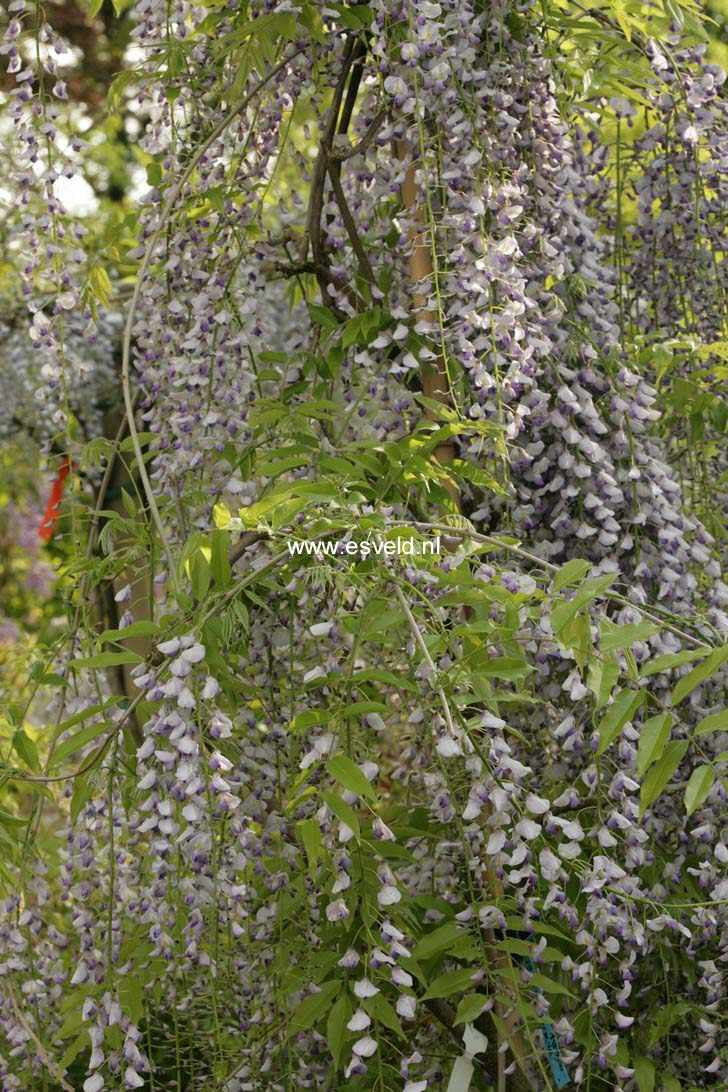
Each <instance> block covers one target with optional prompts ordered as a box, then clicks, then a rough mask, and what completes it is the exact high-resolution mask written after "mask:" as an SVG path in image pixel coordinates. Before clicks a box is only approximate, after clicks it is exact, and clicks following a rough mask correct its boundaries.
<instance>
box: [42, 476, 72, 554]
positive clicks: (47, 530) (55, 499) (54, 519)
mask: <svg viewBox="0 0 728 1092" xmlns="http://www.w3.org/2000/svg"><path fill="white" fill-rule="evenodd" d="M70 472H71V462H70V460H69V458H68V456H67V455H64V457H63V459H62V460H61V464H60V466H59V467H58V473H57V474H56V477H55V481H54V482H53V485H52V486H51V495H50V496H49V498H48V504H47V505H46V510H45V512H44V513H43V519H42V521H41V525H40V527H39V528H38V536H39V538H40V539H41V541H42V542H50V540H51V538H52V537H53V532H54V531H55V529H56V524H57V523H58V516H59V514H60V511H61V502H62V500H63V483H64V482H65V480H66V478H67V477H68V475H69V474H70Z"/></svg>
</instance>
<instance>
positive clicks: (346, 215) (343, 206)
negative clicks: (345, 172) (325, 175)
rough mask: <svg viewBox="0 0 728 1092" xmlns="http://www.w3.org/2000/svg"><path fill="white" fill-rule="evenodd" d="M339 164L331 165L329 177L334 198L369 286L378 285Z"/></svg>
mask: <svg viewBox="0 0 728 1092" xmlns="http://www.w3.org/2000/svg"><path fill="white" fill-rule="evenodd" d="M338 166H339V165H338V163H331V164H330V169H329V177H330V179H331V188H332V189H333V191H334V197H335V198H336V204H337V205H338V206H339V212H340V213H341V219H342V220H343V221H344V227H345V228H346V232H347V235H348V236H349V239H350V241H351V245H352V247H353V248H354V253H355V254H356V257H357V260H358V262H359V268H360V269H361V272H362V276H363V277H364V279H365V280H367V281H368V282H369V284H376V283H377V282H376V278H375V276H374V270H373V269H372V265H371V262H370V261H369V256H368V254H367V252H366V250H365V249H364V244H363V243H362V241H361V237H360V235H359V232H358V231H357V228H356V223H355V221H354V217H353V216H352V215H351V210H350V208H349V205H348V203H347V200H346V195H345V194H344V187H343V186H342V185H341V179H340V177H339V171H338Z"/></svg>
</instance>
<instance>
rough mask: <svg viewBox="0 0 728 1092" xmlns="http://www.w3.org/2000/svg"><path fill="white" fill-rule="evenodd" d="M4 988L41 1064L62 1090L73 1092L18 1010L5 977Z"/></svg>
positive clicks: (10, 983) (11, 985) (11, 989)
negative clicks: (35, 1049) (36, 1051)
mask: <svg viewBox="0 0 728 1092" xmlns="http://www.w3.org/2000/svg"><path fill="white" fill-rule="evenodd" d="M5 989H6V990H7V993H8V997H9V998H10V1004H11V1006H12V1009H13V1012H14V1013H15V1016H16V1018H17V1020H18V1023H19V1024H20V1026H21V1027H22V1028H23V1029H24V1030H25V1031H26V1032H27V1033H28V1035H29V1036H30V1037H31V1039H32V1040H33V1042H34V1043H35V1045H36V1048H37V1050H38V1053H39V1054H40V1056H41V1058H42V1060H43V1064H44V1065H45V1067H46V1069H48V1070H49V1071H50V1072H51V1073H52V1074H53V1079H54V1080H56V1081H58V1083H59V1084H60V1086H61V1088H62V1089H63V1090H64V1092H74V1088H73V1085H70V1084H69V1083H68V1081H67V1080H66V1079H65V1077H64V1076H63V1074H62V1073H61V1070H60V1069H59V1068H58V1066H57V1065H56V1064H55V1062H54V1061H53V1059H52V1058H51V1056H50V1055H49V1053H48V1051H47V1050H46V1048H45V1047H44V1046H43V1044H42V1043H41V1041H40V1039H39V1038H38V1036H37V1035H36V1033H35V1032H34V1031H33V1029H32V1027H31V1026H30V1024H29V1023H28V1021H27V1020H26V1019H25V1017H24V1016H23V1013H22V1012H21V1011H20V1006H19V1005H18V1000H17V998H16V996H15V990H14V988H13V984H12V982H11V981H10V980H9V979H7V978H6V979H5Z"/></svg>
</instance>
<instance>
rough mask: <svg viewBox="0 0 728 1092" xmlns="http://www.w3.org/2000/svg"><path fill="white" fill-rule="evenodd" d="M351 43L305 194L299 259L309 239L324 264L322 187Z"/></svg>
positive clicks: (305, 253)
mask: <svg viewBox="0 0 728 1092" xmlns="http://www.w3.org/2000/svg"><path fill="white" fill-rule="evenodd" d="M355 45H356V39H355V38H354V37H350V38H349V39H348V41H347V43H346V48H345V50H344V59H343V62H342V65H341V72H340V73H339V78H338V80H337V82H336V87H335V88H334V97H333V99H332V102H331V107H330V109H329V116H328V120H327V123H326V128H325V129H324V134H323V136H322V138H321V144H320V145H319V150H318V155H317V157H316V163H315V165H314V169H313V178H312V179H311V193H310V196H309V202H308V216H307V219H306V234H305V236H304V243H303V251H302V253H301V259H302V261H305V260H306V258H307V257H308V247H309V243H310V245H311V253H312V254H313V260H314V262H315V263H316V265H325V264H326V261H325V254H324V248H323V243H322V240H321V216H322V213H323V208H324V189H325V186H326V173H327V170H328V153H329V150H330V148H331V146H332V144H333V139H334V134H335V133H336V127H337V124H338V120H339V110H340V109H341V100H342V99H343V97H344V91H345V89H346V83H347V80H348V79H349V72H350V71H351V65H352V61H353V57H354V46H355ZM321 292H322V296H323V298H324V299H326V293H325V289H324V287H323V286H322V289H321Z"/></svg>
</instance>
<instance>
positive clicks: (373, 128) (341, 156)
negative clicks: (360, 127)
mask: <svg viewBox="0 0 728 1092" xmlns="http://www.w3.org/2000/svg"><path fill="white" fill-rule="evenodd" d="M386 116H387V111H386V110H385V109H384V108H383V107H382V109H381V110H378V111H377V113H376V114H375V115H374V117H373V118H372V121H371V123H370V125H369V127H368V128H367V130H366V132H365V133H364V135H363V136H362V138H361V140H359V141H358V142H357V143H356V144H352V146H351V148H346V150H340V149H338V148H332V149H331V151H330V153H329V160H332V159H333V160H336V161H338V162H339V163H344V162H345V161H346V160H347V159H353V158H354V156H357V155H363V154H364V152H365V151H366V150H367V148H368V147H369V145H370V144H371V143H372V141H373V140H374V138H375V136H376V135H377V133H378V132H379V130H380V129H381V127H382V122H383V121H384V119H385V117H386Z"/></svg>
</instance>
